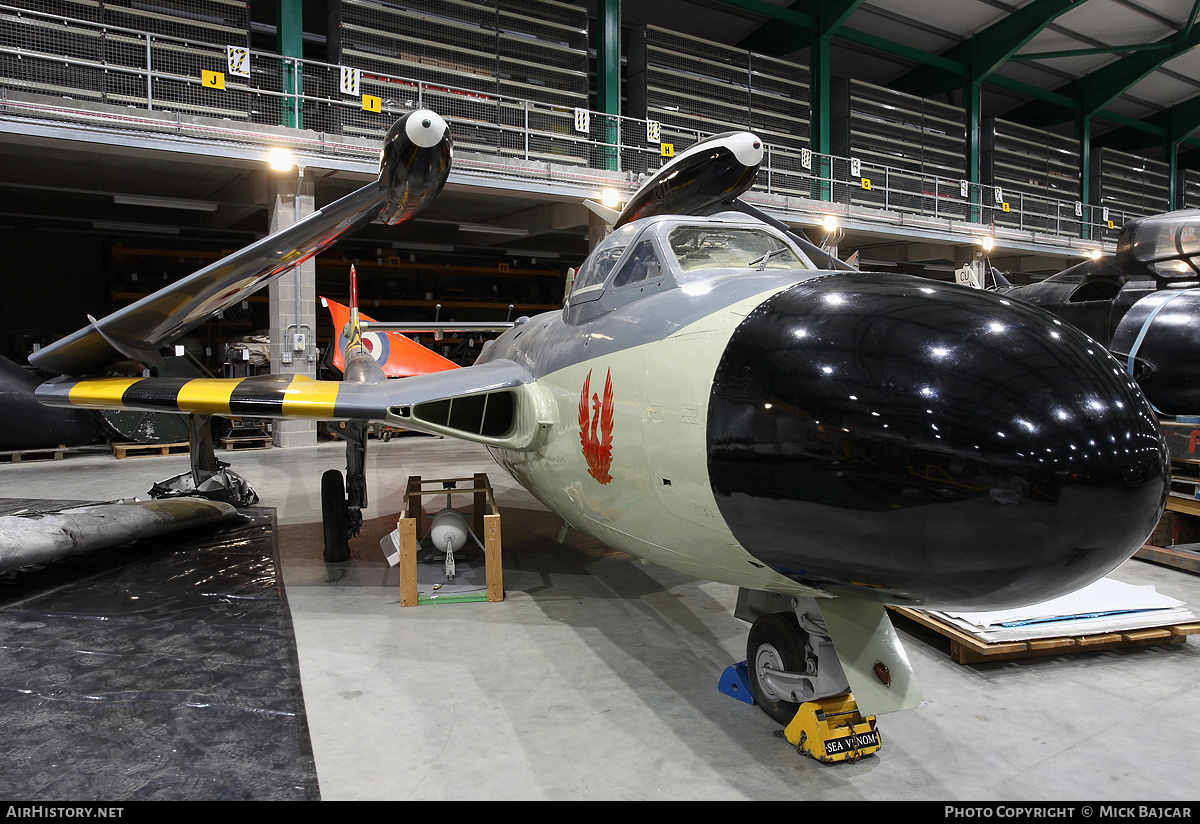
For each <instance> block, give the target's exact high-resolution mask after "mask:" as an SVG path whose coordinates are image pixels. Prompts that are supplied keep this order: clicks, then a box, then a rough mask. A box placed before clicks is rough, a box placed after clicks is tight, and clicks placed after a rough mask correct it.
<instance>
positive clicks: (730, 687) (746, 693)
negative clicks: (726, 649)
mask: <svg viewBox="0 0 1200 824" xmlns="http://www.w3.org/2000/svg"><path fill="white" fill-rule="evenodd" d="M717 690H718V691H719V692H721V693H723V694H725V695H729V696H732V697H733V698H736V699H737V700H739V701H741V702H742V703H745V704H753V703H754V693H752V692H751V691H750V679H749V677H748V676H747V674H746V662H745V661H743V662H742V663H740V664H734V665H732V666H728V667H726V668H725V672H723V673H721V680H720V681H718V682H717Z"/></svg>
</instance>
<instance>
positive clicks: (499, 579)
mask: <svg viewBox="0 0 1200 824" xmlns="http://www.w3.org/2000/svg"><path fill="white" fill-rule="evenodd" d="M451 481H453V482H454V483H456V484H458V483H463V482H466V483H468V484H470V486H469V487H465V488H464V487H455V488H453V489H446V488H445V487H444V486H443V484H447V483H450V482H451ZM425 484H429V485H434V484H436V485H437V488H436V489H432V488H431V489H426V488H424V487H425ZM447 492H449V493H450V494H451V495H466V494H471V495H473V496H474V506H473V510H474V516H475V517H474V523H473V524H472V526H471V529H472V530H474V532H475V534H476V535H477V536H479V539H480V540H481V541H482V542H483V562H484V568H485V570H486V575H487V600H489V601H503V600H504V569H503V567H502V565H501V548H500V510H499V509H498V508H497V507H496V497H495V495H493V494H492V485H491V483H490V482H489V481H488V477H487V475H486V474H484V473H482V472H480V473H479V474H477V475H475V476H474V477H472V478H436V479H432V480H426V481H422V480H421V476H420V475H412V476H410V477H409V479H408V488H407V489H406V490H405V492H404V511H403V512H402V513H401V514H400V520H399V524H398V528H399V533H400V535H399V538H400V560H399V567H400V606H403V607H414V606H416V605H417V542H418V540H419V537H418V536H420V535H421V534H422V533H423V532H424V531H425V513H424V512H422V511H421V498H422V497H423V496H425V495H445V494H446V493H447Z"/></svg>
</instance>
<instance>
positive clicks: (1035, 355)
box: [708, 272, 1169, 609]
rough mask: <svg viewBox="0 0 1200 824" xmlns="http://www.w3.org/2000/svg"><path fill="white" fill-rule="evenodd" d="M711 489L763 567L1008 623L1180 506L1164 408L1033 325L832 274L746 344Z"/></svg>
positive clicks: (983, 296)
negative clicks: (1173, 489) (1172, 482)
mask: <svg viewBox="0 0 1200 824" xmlns="http://www.w3.org/2000/svg"><path fill="white" fill-rule="evenodd" d="M708 442H709V447H708V448H709V459H708V465H709V478H710V481H711V483H712V488H713V491H714V493H715V494H716V498H717V501H718V504H719V506H720V509H721V512H722V515H723V516H724V518H725V520H726V522H727V523H728V524H729V527H730V529H731V530H732V531H733V534H734V536H735V537H736V538H737V539H738V541H739V542H740V543H741V544H742V546H744V547H745V548H746V550H747V551H748V552H750V554H751V555H753V556H754V557H755V558H757V559H758V560H760V561H761V562H762V563H763V564H764V565H766V566H769V567H771V568H772V569H774V570H776V571H778V572H780V573H782V574H783V575H786V576H788V577H790V578H793V579H794V580H797V581H801V582H803V583H805V584H809V585H812V586H815V587H818V588H821V589H825V590H827V591H830V592H834V593H843V594H849V593H851V592H852V593H854V594H856V595H858V596H859V597H863V596H866V597H872V598H875V599H878V600H881V601H886V602H888V603H907V604H926V605H935V604H936V605H943V606H957V607H967V608H972V609H989V608H1000V607H1004V606H1015V605H1021V604H1029V603H1037V602H1040V601H1044V600H1048V599H1050V598H1054V597H1057V596H1059V595H1063V594H1065V593H1068V592H1071V591H1074V590H1075V589H1078V588H1080V587H1082V586H1086V585H1087V584H1089V583H1091V582H1092V581H1094V580H1096V579H1097V578H1100V577H1101V576H1103V575H1104V574H1106V573H1107V572H1109V571H1110V570H1112V569H1113V568H1114V567H1116V566H1117V565H1118V564H1120V563H1121V562H1122V561H1124V560H1125V559H1126V558H1128V557H1129V556H1130V555H1131V554H1132V553H1133V552H1135V551H1136V550H1137V548H1138V547H1139V546H1141V544H1142V542H1143V541H1144V540H1145V538H1146V537H1147V536H1148V535H1149V534H1150V532H1151V531H1152V530H1153V529H1154V526H1155V524H1156V523H1157V522H1158V519H1159V517H1160V516H1161V514H1162V510H1163V506H1164V504H1165V501H1166V495H1167V486H1168V479H1169V459H1168V456H1167V451H1166V446H1165V444H1164V442H1163V438H1162V434H1161V431H1160V428H1159V426H1158V422H1157V420H1156V419H1155V416H1154V413H1153V410H1152V409H1151V408H1150V406H1149V404H1148V403H1147V402H1146V401H1145V399H1144V398H1143V396H1142V395H1141V393H1140V392H1139V391H1138V389H1137V388H1136V385H1135V384H1133V383H1132V381H1131V379H1130V378H1129V377H1128V376H1126V375H1125V373H1124V372H1123V371H1122V370H1121V368H1120V364H1118V363H1117V361H1116V360H1115V359H1114V358H1113V357H1112V356H1110V355H1109V354H1108V352H1107V351H1105V350H1104V349H1103V347H1101V346H1099V345H1098V344H1096V343H1095V342H1093V341H1092V339H1091V338H1089V337H1087V336H1086V335H1084V334H1083V333H1081V332H1079V331H1078V330H1076V329H1075V328H1073V327H1071V326H1068V325H1067V324H1064V323H1062V322H1061V321H1059V320H1057V319H1055V318H1054V317H1053V316H1051V315H1049V314H1048V313H1046V312H1043V311H1042V310H1040V309H1037V308H1036V307H1032V306H1029V305H1026V304H1022V303H1020V302H1018V301H1015V300H1011V299H1005V298H1002V297H998V296H996V295H992V294H989V293H986V292H981V291H978V290H971V289H966V288H963V287H959V286H954V285H950V284H945V283H939V282H936V281H929V280H923V279H918V278H909V277H904V276H896V275H885V274H874V273H863V272H855V273H847V274H838V275H829V276H823V277H817V278H814V279H812V280H809V281H805V282H804V283H800V284H798V285H796V286H794V287H791V288H790V289H787V290H785V291H783V292H781V293H779V294H778V295H776V296H774V297H772V298H770V299H769V300H767V301H766V302H765V303H763V304H762V305H761V306H759V307H758V309H756V310H755V311H754V312H752V313H751V314H750V315H749V316H748V317H747V318H746V319H745V321H743V322H742V323H741V325H740V326H739V327H738V328H737V330H736V331H735V332H734V334H733V337H732V339H731V340H730V343H729V346H728V348H727V350H726V352H725V354H724V356H723V358H722V360H721V363H720V366H719V367H718V369H717V374H716V378H715V380H714V383H713V391H712V397H711V400H710V406H709V416H708Z"/></svg>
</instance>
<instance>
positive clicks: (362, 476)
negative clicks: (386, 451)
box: [342, 421, 370, 538]
mask: <svg viewBox="0 0 1200 824" xmlns="http://www.w3.org/2000/svg"><path fill="white" fill-rule="evenodd" d="M369 430H370V427H369V426H368V425H367V422H366V421H347V422H346V428H345V429H344V430H342V437H343V438H345V439H346V508H347V512H346V522H347V523H346V527H347V531H348V534H349V535H350V537H351V538H353V537H354V536H355V535H357V534H358V532H359V530H360V529H362V523H363V515H362V514H363V510H364V509H366V508H367V433H368V431H369Z"/></svg>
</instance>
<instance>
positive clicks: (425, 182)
mask: <svg viewBox="0 0 1200 824" xmlns="http://www.w3.org/2000/svg"><path fill="white" fill-rule="evenodd" d="M452 156H453V145H452V141H451V139H450V127H449V126H448V125H447V124H446V121H445V120H443V119H442V118H441V116H439V115H438V114H437V113H435V112H432V111H430V110H429V109H417V110H416V111H412V112H409V113H408V114H406V115H404V117H402V118H400V119H399V120H397V121H396V122H395V123H393V124H392V128H391V129H389V130H388V133H387V137H386V138H384V141H383V148H382V149H381V150H380V152H379V182H380V184H381V185H383V186H384V187H385V188H386V189H387V193H388V195H387V203H386V204H385V205H384V207H383V209H382V211H380V213H379V218H380V220H382V221H383V222H384V223H388V224H395V223H401V222H403V221H405V220H408V219H410V218H411V217H413V216H414V215H416V214H418V213H420V212H421V211H423V210H424V209H426V208H427V207H428V206H429V204H430V203H432V202H433V200H434V198H436V197H437V195H438V193H439V192H441V191H442V187H443V186H445V185H446V179H447V178H448V177H449V176H450V163H451V159H452Z"/></svg>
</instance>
